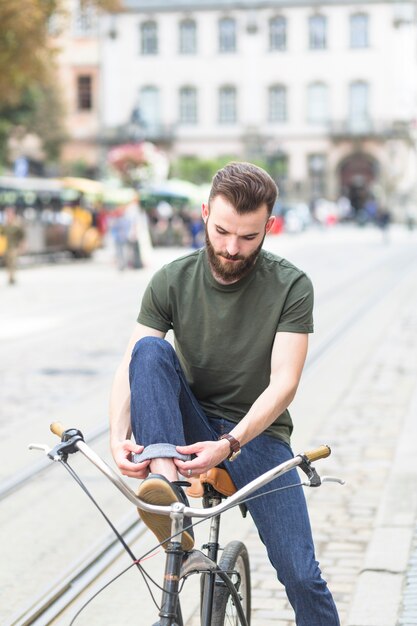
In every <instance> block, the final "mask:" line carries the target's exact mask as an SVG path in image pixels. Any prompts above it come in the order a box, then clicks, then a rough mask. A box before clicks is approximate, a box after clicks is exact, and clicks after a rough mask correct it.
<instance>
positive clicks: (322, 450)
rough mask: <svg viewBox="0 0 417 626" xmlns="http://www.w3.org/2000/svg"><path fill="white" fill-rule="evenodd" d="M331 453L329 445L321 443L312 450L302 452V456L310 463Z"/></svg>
mask: <svg viewBox="0 0 417 626" xmlns="http://www.w3.org/2000/svg"><path fill="white" fill-rule="evenodd" d="M331 453H332V451H331V449H330V446H327V445H322V446H319V447H318V448H315V449H314V450H309V451H308V452H304V456H305V457H307V459H308V460H309V461H310V462H311V463H312V462H314V461H318V460H319V459H325V458H326V457H328V456H330V455H331Z"/></svg>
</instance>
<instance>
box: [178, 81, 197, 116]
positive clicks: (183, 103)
mask: <svg viewBox="0 0 417 626" xmlns="http://www.w3.org/2000/svg"><path fill="white" fill-rule="evenodd" d="M180 122H181V124H196V123H197V90H196V89H195V87H182V88H181V89H180Z"/></svg>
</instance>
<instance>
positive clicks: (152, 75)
mask: <svg viewBox="0 0 417 626" xmlns="http://www.w3.org/2000/svg"><path fill="white" fill-rule="evenodd" d="M122 5H123V10H122V11H120V13H118V14H114V15H104V16H102V17H101V21H100V29H99V37H98V42H97V51H99V53H100V54H99V60H100V63H99V64H98V63H97V65H96V66H94V64H93V63H92V64H91V65H90V66H89V74H90V85H93V88H92V91H93V92H94V88H95V86H96V85H95V81H96V78H95V77H96V74H95V72H96V71H98V68H99V72H100V81H101V87H100V119H99V118H98V117H97V119H96V123H97V124H99V127H100V137H101V139H102V140H103V141H104V142H106V143H107V144H111V143H121V142H125V141H136V140H141V139H146V140H149V141H153V142H155V143H156V144H157V145H159V146H163V147H164V148H165V149H166V150H167V152H168V154H169V155H170V156H172V157H178V156H190V155H195V156H199V157H217V156H221V155H227V156H232V157H238V158H246V159H257V158H262V159H266V160H267V161H268V163H269V164H270V169H271V171H272V172H274V175H276V176H277V178H278V180H279V183H280V186H281V188H282V189H283V191H284V193H286V194H287V195H288V196H291V197H302V198H303V199H312V198H315V197H319V196H327V197H334V198H336V197H337V196H339V195H340V194H342V193H344V194H347V195H349V196H350V197H351V199H352V200H353V202H354V203H356V205H357V206H359V205H361V203H363V202H364V199H365V198H366V197H367V196H368V194H369V192H370V190H371V191H372V192H374V193H376V194H377V195H378V197H380V198H381V199H382V201H383V202H385V203H387V204H393V203H395V204H399V205H401V206H403V207H404V206H406V205H407V203H410V202H411V201H412V197H413V194H415V189H416V186H417V185H416V182H417V180H416V179H417V159H416V118H417V113H416V111H417V25H416V18H415V3H414V2H398V1H395V0H390V1H385V2H383V1H376V0H368V1H366V0H361V1H356V0H351V1H350V2H340V1H333V0H321V1H320V2H315V1H310V2H304V1H302V0H287V1H284V0H212V1H210V0H177V1H175V0H122ZM81 45H85V43H82V42H81V41H79V46H81ZM79 49H80V51H81V47H80V48H79ZM87 69H88V68H87V65H86V64H85V63H84V65H82V64H81V65H78V66H77V68H76V70H73V74H72V82H73V86H74V89H75V90H76V91H77V90H78V91H77V93H78V95H76V94H74V96H73V98H72V100H73V104H74V103H75V104H76V105H77V106H78V109H79V107H80V103H81V100H80V94H81V93H82V89H83V88H84V83H83V80H86V78H87ZM83 77H84V79H83V80H82V78H83ZM86 84H87V81H86ZM95 97H98V94H96V96H94V98H95ZM94 98H93V99H94ZM74 115H75V116H76V117H75V118H74V119H75V120H78V122H77V123H75V126H74V129H78V130H77V132H78V133H79V135H80V134H81V125H80V124H79V121H80V120H81V119H85V118H84V117H83V116H84V115H85V111H80V110H78V111H76V112H74ZM77 124H78V125H77ZM92 127H93V125H92V126H91V128H92ZM83 128H86V127H83ZM79 139H81V137H80V138H79ZM414 200H415V198H414Z"/></svg>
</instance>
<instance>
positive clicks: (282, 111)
mask: <svg viewBox="0 0 417 626" xmlns="http://www.w3.org/2000/svg"><path fill="white" fill-rule="evenodd" d="M268 103H269V107H268V109H269V110H268V119H269V121H270V122H285V121H286V120H287V89H286V87H284V86H283V85H273V86H272V87H270V88H269V94H268Z"/></svg>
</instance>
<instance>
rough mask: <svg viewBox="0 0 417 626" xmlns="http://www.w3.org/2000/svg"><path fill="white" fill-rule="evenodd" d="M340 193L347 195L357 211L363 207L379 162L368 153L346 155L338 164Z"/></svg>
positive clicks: (376, 175) (377, 171)
mask: <svg viewBox="0 0 417 626" xmlns="http://www.w3.org/2000/svg"><path fill="white" fill-rule="evenodd" d="M338 169H339V185H340V194H341V195H344V196H347V197H348V198H349V200H350V202H351V205H352V207H353V209H354V211H355V213H357V212H358V211H360V210H361V209H363V207H364V204H365V202H366V200H367V199H368V198H369V197H370V195H371V193H372V192H371V190H372V187H373V185H374V183H375V181H376V180H377V178H378V175H379V164H378V161H376V160H375V159H374V158H373V157H371V156H369V155H368V154H363V153H356V154H352V155H350V156H348V157H347V158H346V159H344V160H343V161H342V162H341V163H340V165H339V168H338Z"/></svg>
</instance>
